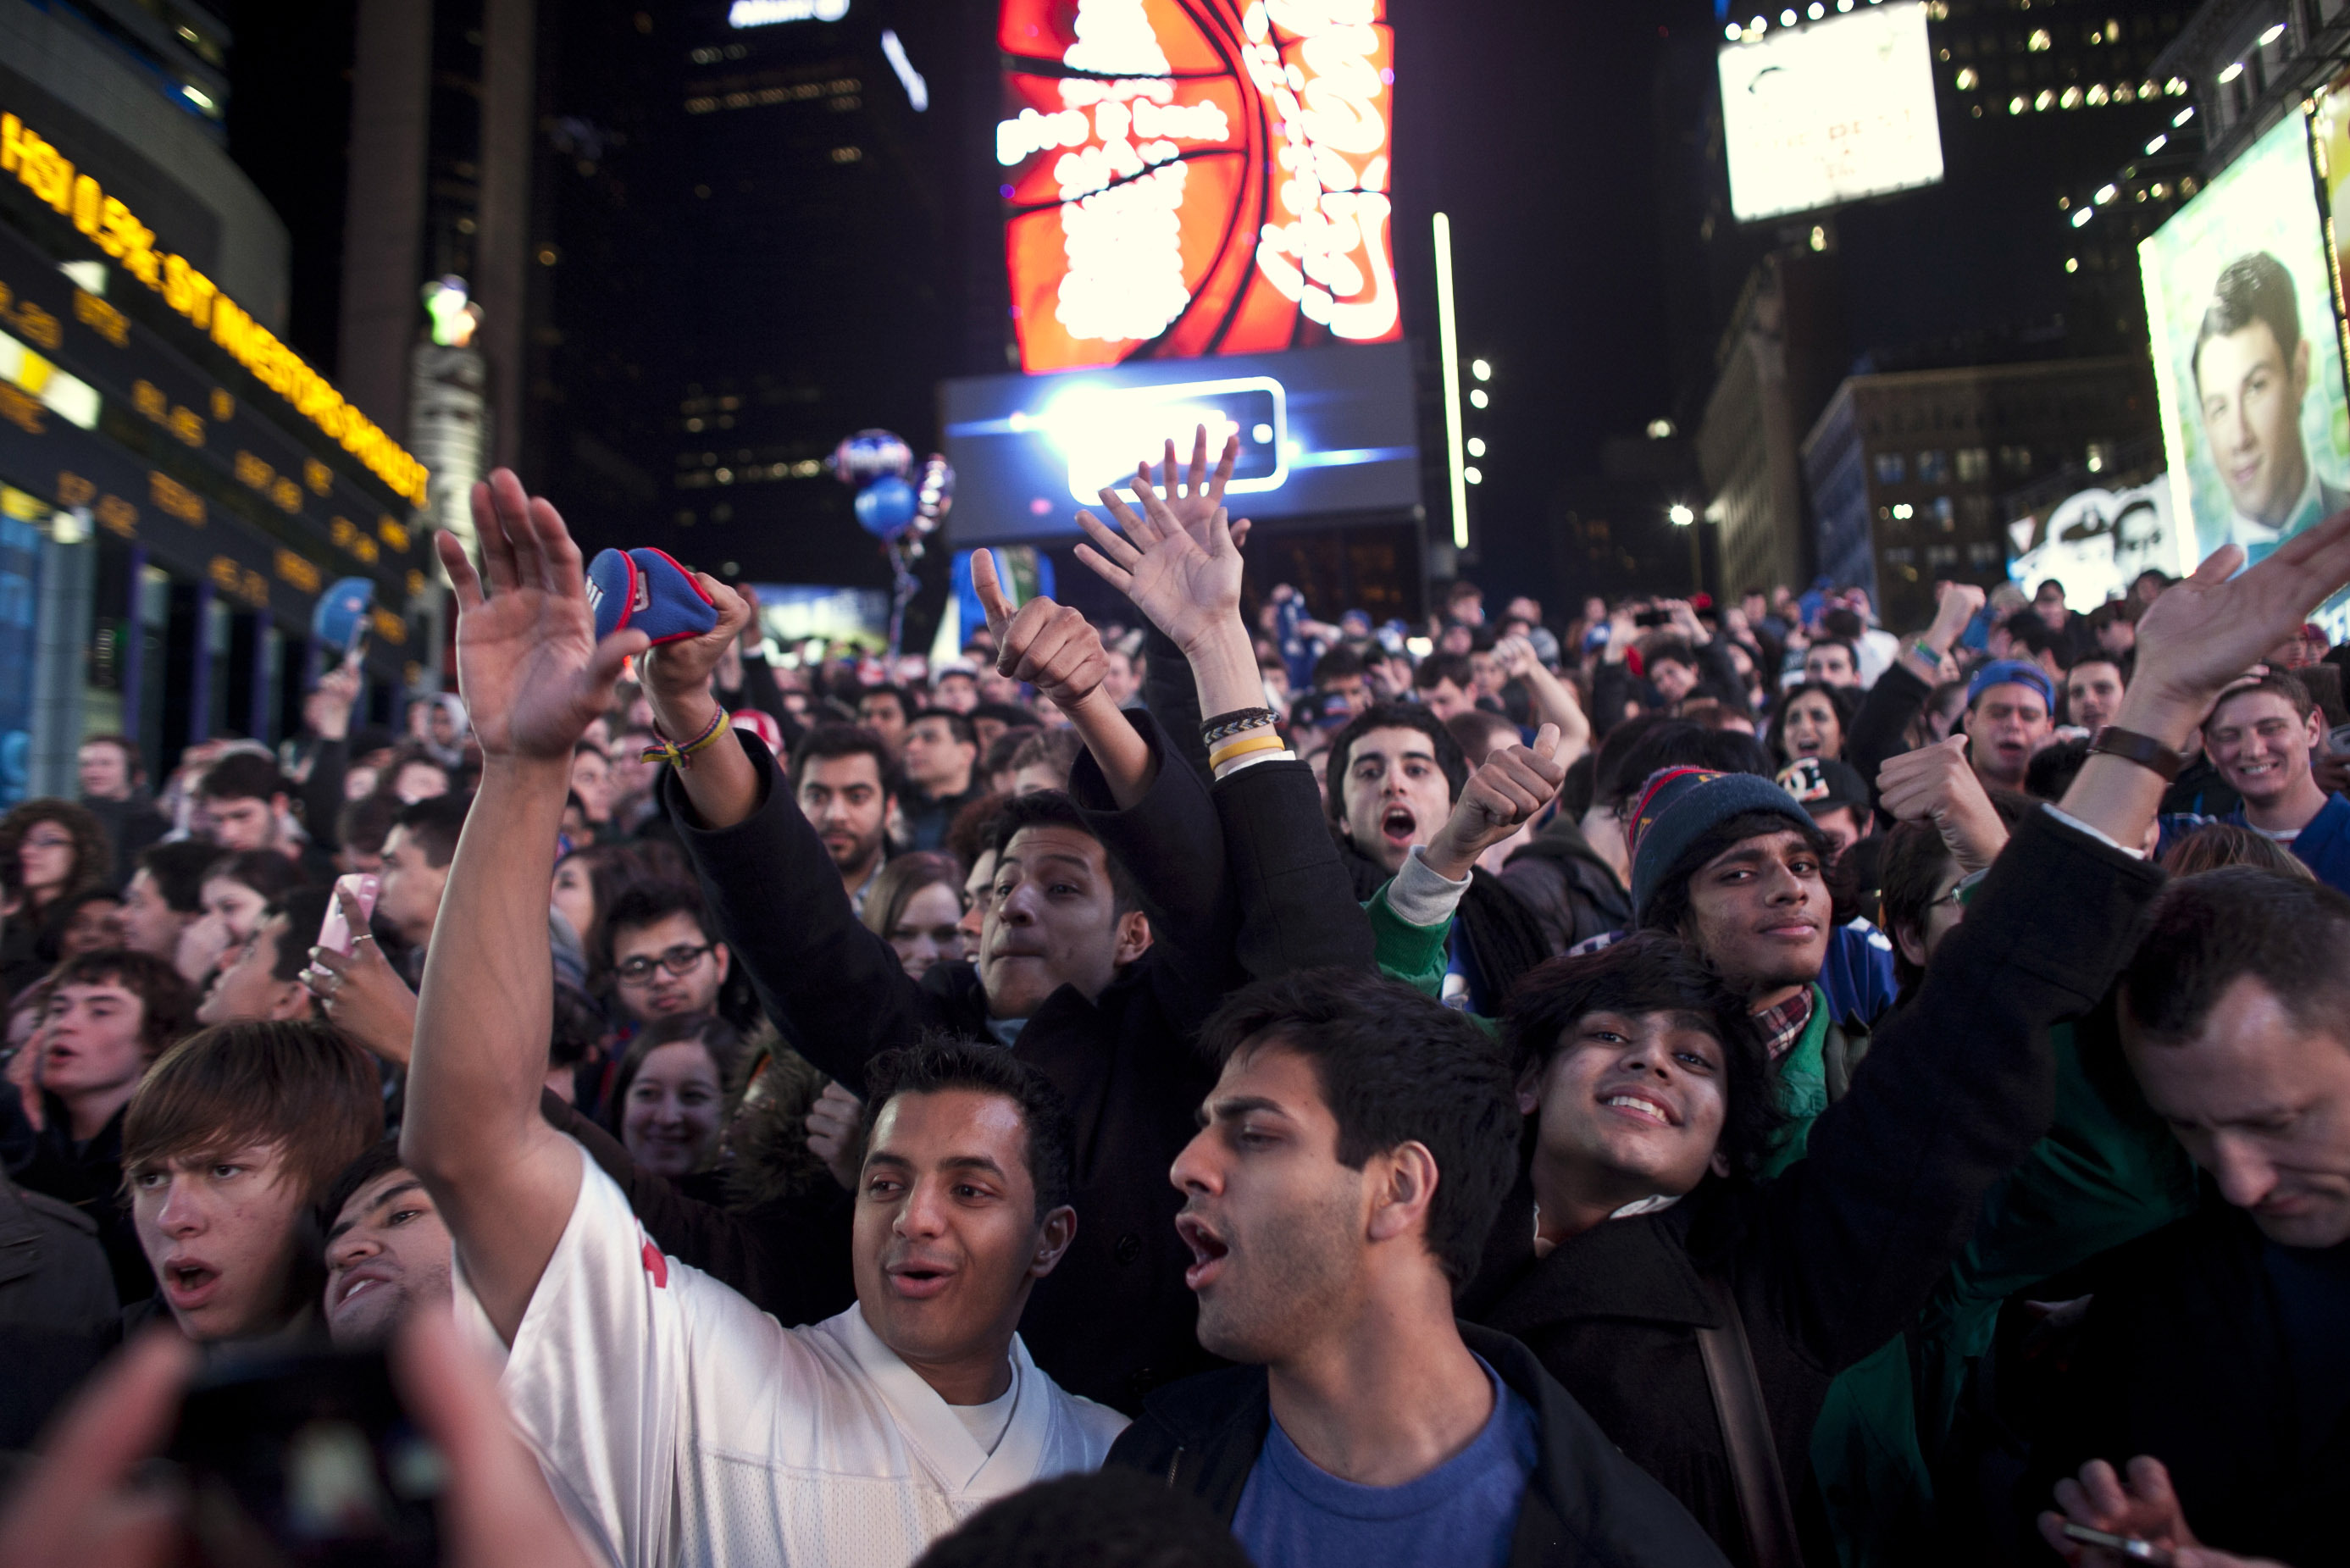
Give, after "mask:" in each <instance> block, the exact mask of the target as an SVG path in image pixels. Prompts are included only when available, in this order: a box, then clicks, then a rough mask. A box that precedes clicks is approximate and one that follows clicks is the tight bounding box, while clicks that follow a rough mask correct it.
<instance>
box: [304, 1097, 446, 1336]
mask: <svg viewBox="0 0 2350 1568" xmlns="http://www.w3.org/2000/svg"><path fill="white" fill-rule="evenodd" d="M318 1218H319V1220H320V1221H321V1224H320V1226H319V1229H320V1230H321V1231H323V1232H324V1234H325V1236H326V1239H327V1255H326V1262H327V1292H326V1298H325V1312H326V1318H327V1333H328V1336H329V1337H330V1338H332V1339H333V1340H334V1342H335V1347H336V1348H337V1349H338V1350H364V1349H370V1348H373V1347H376V1346H379V1345H383V1344H385V1343H386V1342H387V1341H389V1340H390V1338H391V1336H392V1333H393V1331H394V1330H396V1329H397V1328H398V1327H399V1326H400V1321H401V1320H402V1319H403V1318H405V1317H406V1316H407V1315H408V1314H409V1313H411V1312H412V1311H414V1310H415V1309H417V1308H418V1307H427V1308H437V1309H440V1310H442V1311H446V1310H447V1308H448V1305H449V1300H450V1290H449V1272H450V1266H451V1262H452V1257H453V1253H452V1249H451V1245H450V1241H449V1228H448V1227H447V1226H446V1225H443V1224H442V1222H441V1211H440V1210H438V1209H435V1208H434V1207H433V1206H432V1194H430V1193H428V1192H426V1191H425V1190H424V1183H423V1182H421V1181H420V1180H419V1179H417V1176H416V1173H415V1172H414V1171H412V1170H410V1169H409V1168H407V1167H406V1166H404V1165H402V1164H400V1149H399V1147H398V1146H397V1145H395V1144H393V1143H390V1142H389V1141H386V1142H382V1143H379V1144H376V1145H375V1146H374V1147H371V1148H369V1150H368V1151H367V1152H366V1153H365V1154H362V1155H360V1156H359V1158H357V1159H355V1160H353V1161H352V1162H351V1163H350V1164H349V1165H348V1166H347V1167H345V1168H344V1170H343V1173H342V1175H340V1176H338V1177H337V1178H336V1179H335V1185H334V1186H333V1187H332V1188H330V1189H328V1192H327V1196H326V1199H325V1200H324V1201H323V1202H321V1203H320V1204H319V1205H318Z"/></svg>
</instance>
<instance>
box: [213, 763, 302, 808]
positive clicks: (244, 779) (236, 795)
mask: <svg viewBox="0 0 2350 1568" xmlns="http://www.w3.org/2000/svg"><path fill="white" fill-rule="evenodd" d="M290 788H291V786H290V785H289V784H286V775H285V774H281V773H279V772H278V771H277V764H276V763H274V762H272V761H270V760H269V759H268V758H267V757H265V756H257V755H255V753H251V752H232V753H229V754H228V755H227V756H224V757H223V758H222V759H221V760H220V761H218V762H216V763H213V765H212V766H211V767H209V768H207V769H205V770H204V774H203V777H202V778H200V779H198V780H197V781H196V794H197V796H198V798H200V799H203V800H262V801H265V800H268V799H270V798H271V797H272V796H275V795H281V794H286V793H288V791H289V790H290Z"/></svg>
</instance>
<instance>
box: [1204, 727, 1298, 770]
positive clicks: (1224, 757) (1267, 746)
mask: <svg viewBox="0 0 2350 1568" xmlns="http://www.w3.org/2000/svg"><path fill="white" fill-rule="evenodd" d="M1288 749H1289V742H1286V741H1284V740H1283V739H1282V738H1281V737H1280V736H1279V735H1276V734H1273V733H1270V732H1268V733H1265V734H1262V735H1247V736H1243V738H1241V739H1240V740H1237V741H1227V742H1224V743H1223V744H1222V745H1221V746H1219V747H1217V748H1216V749H1215V750H1214V751H1212V752H1210V753H1208V766H1209V768H1210V769H1211V770H1212V769H1215V768H1220V767H1222V766H1223V765H1224V764H1225V763H1229V762H1232V761H1233V760H1234V759H1236V758H1239V757H1245V756H1249V755H1252V754H1253V753H1257V752H1284V751H1287V750H1288Z"/></svg>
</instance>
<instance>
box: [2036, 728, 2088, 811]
mask: <svg viewBox="0 0 2350 1568" xmlns="http://www.w3.org/2000/svg"><path fill="white" fill-rule="evenodd" d="M2088 760H2089V742H2086V741H2058V742H2055V743H2054V744H2053V745H2046V746H2043V747H2041V748H2040V749H2039V750H2038V751H2036V752H2034V753H2032V760H2031V761H2030V762H2028V763H2025V764H2024V765H2023V793H2024V794H2028V795H2031V796H2032V797H2033V799H2035V800H2063V799H2064V792H2065V791H2066V790H2068V789H2071V788H2072V787H2073V781H2074V779H2076V778H2078V777H2080V776H2081V769H2082V767H2083V766H2084V765H2085V764H2086V763H2087V762H2088Z"/></svg>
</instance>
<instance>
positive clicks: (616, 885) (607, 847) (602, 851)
mask: <svg viewBox="0 0 2350 1568" xmlns="http://www.w3.org/2000/svg"><path fill="white" fill-rule="evenodd" d="M683 874H684V867H683V865H682V864H681V862H680V861H679V860H678V858H677V855H676V852H675V851H674V850H673V849H671V848H670V846H667V845H663V844H595V845H589V846H586V847H584V848H579V849H575V850H573V851H572V852H571V853H570V854H568V855H567V856H565V857H563V858H562V860H561V861H559V862H558V863H557V864H556V867H555V882H554V885H553V888H552V889H551V890H550V892H549V894H548V897H547V903H548V905H549V906H550V907H551V908H552V909H554V910H555V912H556V914H558V915H561V916H562V917H563V918H564V919H566V920H567V921H569V922H570V925H571V930H572V934H573V935H575V936H577V938H578V939H579V941H580V945H581V948H582V950H587V951H592V950H594V945H595V940H596V922H597V920H598V918H599V917H600V916H601V915H602V913H603V911H605V910H606V909H610V908H611V907H612V900H613V899H614V898H618V897H619V894H620V889H622V888H626V887H628V886H629V885H630V884H631V883H635V882H655V881H663V880H670V881H673V880H676V879H677V878H678V877H681V876H682V875H683Z"/></svg>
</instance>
